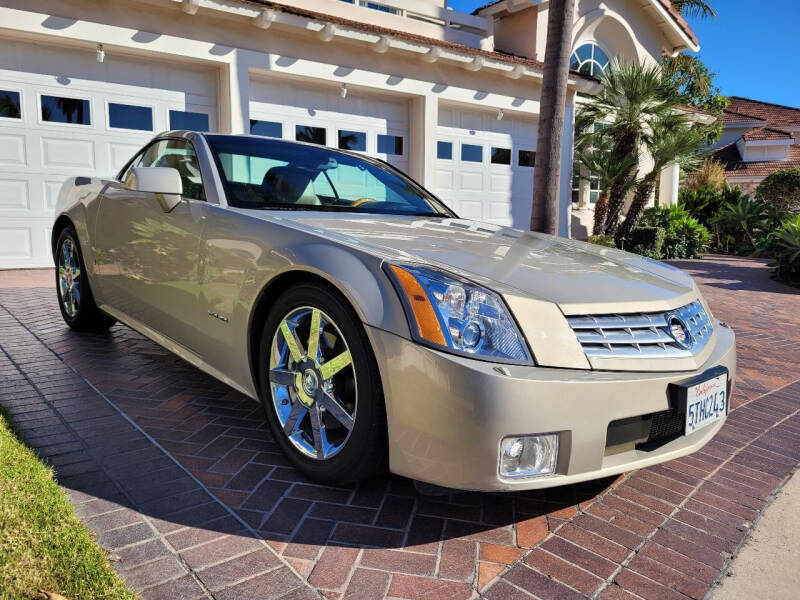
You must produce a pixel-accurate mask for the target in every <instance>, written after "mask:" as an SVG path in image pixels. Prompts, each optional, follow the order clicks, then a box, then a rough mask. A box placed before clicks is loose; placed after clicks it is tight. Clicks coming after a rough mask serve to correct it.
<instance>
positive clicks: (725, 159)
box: [713, 142, 800, 178]
mask: <svg viewBox="0 0 800 600" xmlns="http://www.w3.org/2000/svg"><path fill="white" fill-rule="evenodd" d="M713 156H714V158H715V159H716V160H718V161H719V162H721V163H722V165H723V166H724V167H725V175H726V176H728V177H753V178H761V177H766V176H767V175H769V174H770V173H772V172H774V171H777V170H779V169H791V168H793V167H800V145H794V146H790V147H789V158H788V160H765V161H759V162H744V161H743V160H742V157H741V156H740V155H739V150H738V149H737V148H736V143H735V142H734V143H732V144H728V145H727V146H723V147H722V148H720V149H718V150H717V151H716V152H714V154H713Z"/></svg>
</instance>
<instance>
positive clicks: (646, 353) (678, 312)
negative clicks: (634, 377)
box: [567, 301, 713, 358]
mask: <svg viewBox="0 0 800 600" xmlns="http://www.w3.org/2000/svg"><path fill="white" fill-rule="evenodd" d="M673 315H674V316H677V317H678V318H679V319H680V320H681V321H683V322H684V323H685V324H686V329H688V332H689V335H690V337H691V338H692V340H693V341H694V343H693V344H692V345H691V346H690V347H688V348H686V347H684V346H682V345H681V344H679V343H678V342H677V341H676V340H675V338H674V337H672V333H671V332H670V327H669V318H671V317H672V316H673ZM567 321H569V326H570V327H572V330H573V331H574V332H575V336H576V337H577V338H578V341H579V342H580V344H581V346H582V347H583V351H584V352H585V353H586V356H588V357H590V358H662V357H666V358H683V357H687V356H694V355H695V354H697V353H698V352H700V351H701V350H702V349H703V348H704V347H705V345H706V344H707V343H708V340H709V339H711V334H712V332H713V326H712V324H711V320H710V319H709V318H708V315H706V311H705V310H704V309H703V305H702V304H700V302H696V301H695V302H692V303H691V304H687V305H686V306H682V307H680V308H678V309H675V310H670V311H664V312H650V313H629V314H615V315H584V316H576V317H567Z"/></svg>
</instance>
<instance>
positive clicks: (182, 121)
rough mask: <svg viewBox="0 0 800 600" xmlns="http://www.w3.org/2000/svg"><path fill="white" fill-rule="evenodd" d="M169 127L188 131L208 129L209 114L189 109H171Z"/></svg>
mask: <svg viewBox="0 0 800 600" xmlns="http://www.w3.org/2000/svg"><path fill="white" fill-rule="evenodd" d="M169 128H170V129H186V130H188V131H208V129H209V125H208V115H207V114H206V113H201V112H191V111H188V110H171V111H169Z"/></svg>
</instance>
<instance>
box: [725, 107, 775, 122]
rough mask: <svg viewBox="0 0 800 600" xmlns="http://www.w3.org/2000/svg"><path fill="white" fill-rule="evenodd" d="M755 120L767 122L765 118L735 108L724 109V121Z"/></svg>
mask: <svg viewBox="0 0 800 600" xmlns="http://www.w3.org/2000/svg"><path fill="white" fill-rule="evenodd" d="M753 121H761V122H762V123H765V124H766V121H764V119H760V118H759V117H754V116H752V115H746V114H744V113H740V112H736V111H734V110H731V109H730V108H726V109H725V110H723V111H722V122H723V123H752V122H753Z"/></svg>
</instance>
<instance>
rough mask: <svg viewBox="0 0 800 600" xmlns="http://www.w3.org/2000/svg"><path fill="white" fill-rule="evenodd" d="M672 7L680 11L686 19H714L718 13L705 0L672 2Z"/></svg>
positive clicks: (678, 0) (673, 0) (674, 0)
mask: <svg viewBox="0 0 800 600" xmlns="http://www.w3.org/2000/svg"><path fill="white" fill-rule="evenodd" d="M672 6H674V7H675V8H677V9H678V12H679V13H681V14H682V15H683V16H684V17H700V18H702V19H705V18H707V17H711V18H714V17H716V16H717V11H715V10H714V8H713V7H712V6H711V4H709V3H708V2H705V1H704V0H672Z"/></svg>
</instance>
